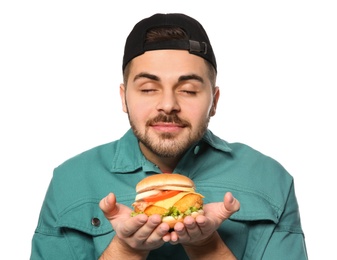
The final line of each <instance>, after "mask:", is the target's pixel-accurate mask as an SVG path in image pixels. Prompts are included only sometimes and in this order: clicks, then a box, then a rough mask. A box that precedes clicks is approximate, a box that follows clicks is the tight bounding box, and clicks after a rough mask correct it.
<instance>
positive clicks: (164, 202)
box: [153, 191, 204, 209]
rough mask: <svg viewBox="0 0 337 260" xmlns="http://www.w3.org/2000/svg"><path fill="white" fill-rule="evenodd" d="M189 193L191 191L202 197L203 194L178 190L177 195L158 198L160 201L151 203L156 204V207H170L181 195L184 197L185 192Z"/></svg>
mask: <svg viewBox="0 0 337 260" xmlns="http://www.w3.org/2000/svg"><path fill="white" fill-rule="evenodd" d="M190 193H193V194H198V195H199V196H201V197H202V198H204V196H202V195H201V194H199V193H197V192H193V191H182V192H179V193H178V194H177V195H175V196H173V197H171V198H168V199H165V200H160V201H157V202H155V203H153V205H156V206H158V207H162V208H165V209H169V208H170V207H172V205H173V204H175V203H176V202H177V201H178V200H180V199H181V198H182V197H184V196H185V195H187V194H190Z"/></svg>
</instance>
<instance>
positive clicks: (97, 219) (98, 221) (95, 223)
mask: <svg viewBox="0 0 337 260" xmlns="http://www.w3.org/2000/svg"><path fill="white" fill-rule="evenodd" d="M91 225H93V226H95V227H99V226H100V225H101V221H100V220H99V218H92V219H91Z"/></svg>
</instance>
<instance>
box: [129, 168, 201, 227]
mask: <svg viewBox="0 0 337 260" xmlns="http://www.w3.org/2000/svg"><path fill="white" fill-rule="evenodd" d="M136 192H137V195H136V198H135V202H134V203H133V204H132V206H133V207H134V211H133V213H132V215H133V216H134V215H137V214H146V215H148V216H151V215H154V214H159V215H161V217H162V222H165V223H168V224H169V226H170V228H173V227H174V225H175V224H176V223H177V222H182V221H183V220H184V218H185V217H186V216H192V217H194V218H195V217H196V216H198V215H200V214H201V215H203V214H204V211H203V209H202V207H203V198H204V196H203V195H201V194H199V193H197V192H195V185H194V182H193V181H192V180H191V179H190V178H188V177H186V176H184V175H181V174H177V173H170V174H164V173H162V174H155V175H151V176H148V177H146V178H144V179H143V180H141V181H140V182H139V183H138V184H137V186H136Z"/></svg>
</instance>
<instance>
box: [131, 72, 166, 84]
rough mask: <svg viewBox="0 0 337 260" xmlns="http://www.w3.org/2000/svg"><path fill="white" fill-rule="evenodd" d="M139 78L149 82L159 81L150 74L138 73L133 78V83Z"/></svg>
mask: <svg viewBox="0 0 337 260" xmlns="http://www.w3.org/2000/svg"><path fill="white" fill-rule="evenodd" d="M141 78H147V79H151V80H155V81H160V79H159V77H158V76H156V75H153V74H150V73H145V72H142V73H139V74H137V75H136V76H135V77H134V78H133V81H134V82H135V81H136V80H137V79H141Z"/></svg>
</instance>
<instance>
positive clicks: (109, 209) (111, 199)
mask: <svg viewBox="0 0 337 260" xmlns="http://www.w3.org/2000/svg"><path fill="white" fill-rule="evenodd" d="M99 207H100V208H101V210H102V211H103V213H104V215H105V217H106V218H107V219H109V220H111V219H112V218H113V217H114V215H116V214H117V212H118V207H117V205H116V196H115V194H113V193H109V194H108V195H107V196H106V197H105V198H103V199H102V200H101V201H100V202H99Z"/></svg>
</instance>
